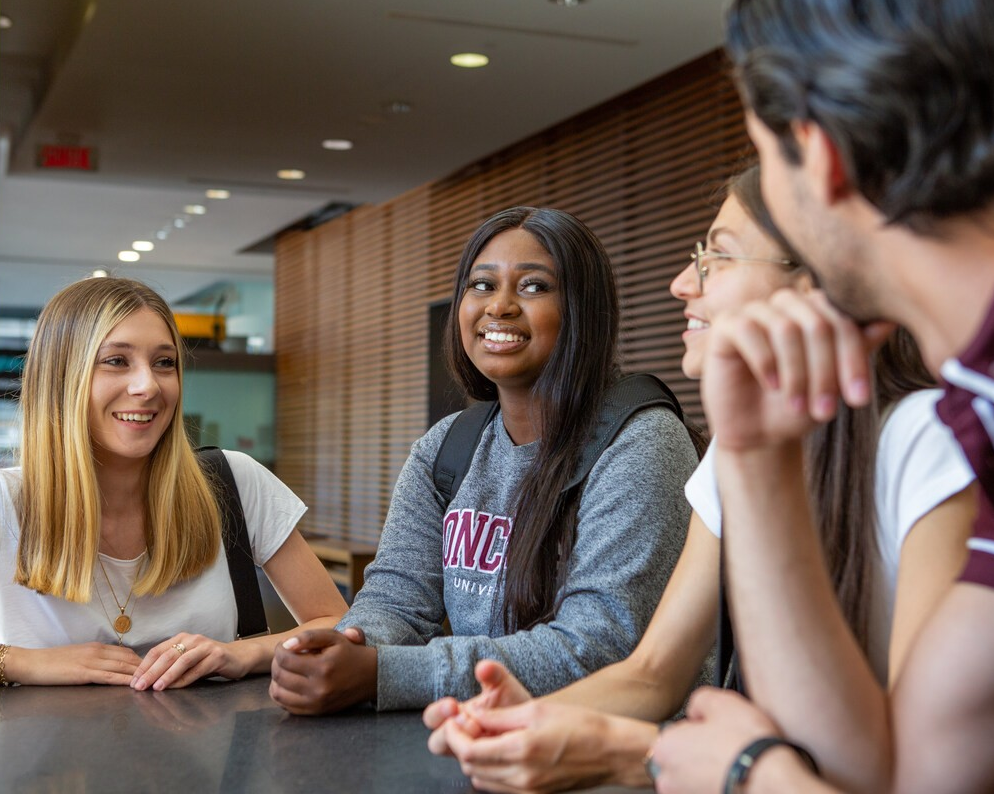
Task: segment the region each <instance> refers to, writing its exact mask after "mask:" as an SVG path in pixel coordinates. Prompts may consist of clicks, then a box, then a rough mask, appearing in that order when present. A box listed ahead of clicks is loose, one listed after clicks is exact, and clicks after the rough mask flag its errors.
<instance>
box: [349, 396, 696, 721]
mask: <svg viewBox="0 0 994 794" xmlns="http://www.w3.org/2000/svg"><path fill="white" fill-rule="evenodd" d="M453 419H454V416H450V417H446V418H445V419H443V420H442V421H441V422H439V423H438V424H436V425H435V426H434V427H432V428H431V429H430V430H429V431H428V432H427V433H426V434H425V435H424V436H423V437H421V438H420V439H418V440H417V441H416V442H415V443H414V446H413V448H412V450H411V456H410V457H409V458H408V459H407V462H406V463H405V464H404V468H403V469H402V470H401V473H400V476H399V477H398V479H397V485H396V488H395V489H394V494H393V499H392V500H391V502H390V510H389V512H388V513H387V519H386V524H385V525H384V528H383V534H382V536H381V538H380V544H379V548H378V550H377V554H376V559H375V560H374V561H373V562H372V563H371V564H370V566H369V567H368V568H367V569H366V583H365V585H364V586H363V588H362V590H361V591H360V592H359V594H358V595H357V596H356V599H355V603H354V604H353V606H352V608H351V609H350V610H349V611H348V613H347V614H346V616H345V618H343V620H342V621H341V622H340V623H339V625H338V627H339V629H344V628H346V627H348V626H359V627H361V628H362V629H363V630H364V631H365V633H366V641H367V643H368V644H369V645H372V646H375V647H376V648H377V677H378V682H377V708H379V709H381V710H386V709H405V708H421V707H423V706H425V705H427V704H428V703H430V702H432V701H433V700H436V699H438V698H440V697H443V696H445V695H453V696H455V697H457V698H459V699H465V698H467V697H471V696H472V695H473V694H475V693H476V692H477V691H478V685H477V684H476V681H475V679H474V677H473V668H474V665H475V663H476V662H477V661H479V660H480V659H497V660H498V661H500V662H501V663H503V664H504V665H506V666H507V667H508V669H510V670H511V671H512V672H513V673H514V675H516V676H517V677H518V679H519V680H520V681H521V682H522V683H523V684H524V685H525V686H526V687H527V688H528V690H529V691H530V692H531V693H532V694H534V695H542V694H545V693H547V692H551V691H553V690H556V689H559V688H561V687H563V686H566V685H567V684H569V683H571V682H572V681H575V680H577V679H578V678H582V677H583V676H585V675H589V674H590V673H592V672H593V671H595V670H597V669H599V668H601V667H603V666H605V665H607V664H611V663H612V662H616V661H618V660H620V659H623V658H625V657H626V656H627V655H628V654H629V653H630V652H631V651H632V650H633V649H634V647H635V645H636V644H637V643H638V641H639V639H640V638H641V636H642V634H643V632H644V631H645V628H646V626H647V625H648V622H649V619H650V617H651V616H652V613H653V611H654V609H655V607H656V604H657V603H658V601H659V598H660V595H661V594H662V591H663V588H664V587H665V585H666V582H667V581H668V579H669V577H670V574H671V573H672V571H673V567H674V565H675V564H676V561H677V558H678V557H679V555H680V551H681V549H682V548H683V542H684V539H685V537H686V532H687V524H688V522H689V520H690V507H689V505H688V504H687V501H686V499H685V498H684V495H683V486H684V483H685V482H686V481H687V479H688V478H689V477H690V475H691V473H692V472H693V470H694V467H695V466H696V465H697V457H696V455H695V454H694V449H693V446H692V444H691V442H690V439H689V437H688V435H687V431H686V429H685V428H684V427H683V425H682V423H681V422H680V420H679V419H677V418H676V416H674V415H673V413H672V412H671V411H668V410H666V409H664V408H658V407H657V408H647V409H645V410H642V411H640V412H639V413H637V414H635V415H634V416H633V417H632V418H631V419H629V420H628V422H627V423H626V424H625V426H624V427H623V428H622V430H621V432H620V433H619V434H618V436H617V437H616V438H615V440H614V443H613V444H611V446H610V447H608V448H607V450H605V451H604V453H603V454H602V455H601V457H600V459H599V460H598V461H597V463H596V465H595V466H594V468H593V469H592V470H591V472H590V476H589V477H588V479H587V482H586V485H585V486H584V491H583V495H582V497H581V501H580V506H579V513H578V518H579V521H578V527H577V533H576V545H575V546H574V550H573V555H572V562H571V565H570V570H569V573H568V578H567V580H566V583H565V586H564V588H563V591H562V597H561V600H560V606H559V609H558V610H557V612H556V614H555V617H554V618H553V620H552V621H551V622H549V623H545V624H541V625H538V626H536V627H534V628H532V629H529V630H527V631H518V632H515V633H514V634H510V635H504V634H503V632H502V630H501V625H500V622H499V620H498V622H497V624H496V625H492V621H491V615H492V614H494V613H493V612H492V610H493V609H494V605H493V601H494V599H495V598H500V597H501V592H500V590H499V589H498V588H497V583H498V575H499V573H500V569H501V565H502V564H503V552H504V548H505V545H506V542H507V538H508V536H509V535H510V533H511V531H512V529H513V518H512V515H511V514H512V511H513V508H514V504H515V501H516V495H517V491H518V487H519V484H520V482H521V479H522V477H523V476H524V473H525V471H526V469H527V468H528V465H529V464H530V462H531V461H532V459H533V458H534V456H535V454H536V453H537V451H538V442H535V443H533V444H526V445H523V446H515V445H514V444H513V442H512V441H511V438H510V436H508V434H507V431H506V430H505V429H504V423H503V420H502V418H501V416H500V414H498V415H497V417H496V418H495V419H494V421H493V422H492V423H491V424H490V425H489V426H488V427H487V428H486V429H485V430H484V432H483V436H482V437H481V439H480V443H479V446H478V447H477V450H476V454H475V456H474V458H473V462H472V465H471V466H470V469H469V471H468V472H467V473H466V477H465V479H464V480H463V482H462V485H461V486H460V488H459V491H458V492H457V493H456V494H455V496H454V498H453V500H452V503H451V504H450V505H449V506H448V508H444V509H443V506H442V504H441V497H439V495H438V494H437V493H436V492H435V488H434V485H433V483H432V466H433V464H434V461H435V455H436V453H437V451H438V448H439V446H440V445H441V443H442V439H443V438H444V437H445V433H446V431H447V430H448V429H449V426H450V424H451V423H452V421H453ZM496 614H498V615H499V614H501V611H500V610H499V609H498V611H497V612H496ZM446 616H447V617H448V619H449V623H450V625H451V628H452V636H442V632H443V629H442V623H443V621H444V619H445V618H446Z"/></svg>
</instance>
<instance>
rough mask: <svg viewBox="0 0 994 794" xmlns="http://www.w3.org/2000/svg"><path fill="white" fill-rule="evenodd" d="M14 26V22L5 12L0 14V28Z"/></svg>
mask: <svg viewBox="0 0 994 794" xmlns="http://www.w3.org/2000/svg"><path fill="white" fill-rule="evenodd" d="M12 27H14V22H13V20H11V18H10V17H9V16H7V15H6V14H0V30H8V29H10V28H12Z"/></svg>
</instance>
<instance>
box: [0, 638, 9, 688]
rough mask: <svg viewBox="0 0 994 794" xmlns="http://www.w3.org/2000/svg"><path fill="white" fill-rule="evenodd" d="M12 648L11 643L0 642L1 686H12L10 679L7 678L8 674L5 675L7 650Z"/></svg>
mask: <svg viewBox="0 0 994 794" xmlns="http://www.w3.org/2000/svg"><path fill="white" fill-rule="evenodd" d="M9 648H10V646H9V645H3V644H0V686H10V681H8V680H7V676H5V675H4V669H3V668H4V664H5V663H6V661H7V651H8V649H9Z"/></svg>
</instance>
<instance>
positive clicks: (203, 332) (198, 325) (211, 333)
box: [173, 313, 226, 342]
mask: <svg viewBox="0 0 994 794" xmlns="http://www.w3.org/2000/svg"><path fill="white" fill-rule="evenodd" d="M173 317H174V318H175V319H176V326H177V327H178V328H179V334H180V336H182V337H183V338H184V339H212V340H214V341H215V342H222V341H224V338H225V335H226V327H225V317H224V315H223V314H179V313H174V314H173Z"/></svg>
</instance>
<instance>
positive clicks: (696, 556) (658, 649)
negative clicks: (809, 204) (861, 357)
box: [425, 167, 973, 792]
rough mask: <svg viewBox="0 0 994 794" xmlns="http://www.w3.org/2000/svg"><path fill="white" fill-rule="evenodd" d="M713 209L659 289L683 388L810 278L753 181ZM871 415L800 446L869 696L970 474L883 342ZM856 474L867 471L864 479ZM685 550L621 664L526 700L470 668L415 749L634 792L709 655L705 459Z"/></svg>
mask: <svg viewBox="0 0 994 794" xmlns="http://www.w3.org/2000/svg"><path fill="white" fill-rule="evenodd" d="M726 195H727V197H726V198H725V201H724V203H723V204H722V206H721V209H720V211H719V213H718V215H717V217H716V218H715V220H714V223H713V224H712V225H711V228H710V230H709V231H708V234H707V238H706V242H705V243H698V244H697V246H696V247H695V250H694V252H693V253H692V256H691V259H692V261H691V263H690V264H689V265H688V266H687V268H686V269H685V270H684V271H683V272H681V273H680V274H679V275H678V276H677V277H676V278H675V279H674V281H673V283H672V284H671V286H670V290H671V292H672V293H673V295H674V296H675V297H676V298H678V299H679V300H681V301H683V302H684V303H685V304H686V309H685V311H684V315H685V316H686V318H687V328H686V330H685V331H684V333H683V341H684V344H685V346H686V352H685V354H684V357H683V362H682V367H683V371H684V373H685V374H686V375H687V376H688V377H692V378H699V377H700V376H701V366H702V362H703V358H704V346H705V345H706V343H707V337H708V329H709V328H710V326H711V323H712V322H713V321H714V320H715V319H716V318H717V317H718V316H719V315H720V314H722V312H725V311H728V310H729V309H733V308H738V307H740V306H742V305H743V304H744V303H746V302H748V301H751V300H756V299H761V298H765V297H768V296H769V295H770V294H772V293H773V292H774V291H776V290H778V289H781V288H785V287H791V288H795V289H801V290H804V289H809V288H811V286H812V276H811V275H810V273H809V271H808V270H807V268H806V267H804V265H803V264H802V263H801V260H800V258H799V257H798V255H797V254H796V252H794V251H793V250H791V248H790V246H789V245H788V243H787V242H786V240H784V239H783V237H782V236H781V234H780V233H779V231H778V230H777V229H776V227H775V226H774V225H773V222H772V220H771V219H770V216H769V213H768V212H767V210H766V207H765V205H764V204H763V201H762V197H761V194H760V190H759V172H758V168H757V167H753V168H750V169H748V170H746V171H745V172H743V173H742V174H740V175H739V176H737V177H735V178H733V179H732V180H730V182H729V183H728V185H727V194H726ZM875 378H876V382H875V391H876V396H877V399H876V402H875V404H874V405H873V406H871V407H869V408H865V409H861V410H856V411H854V410H851V409H849V408H846V407H844V406H843V407H841V408H840V410H839V412H838V414H837V415H836V418H835V420H833V421H832V422H830V423H829V424H827V425H824V426H823V427H821V428H819V430H818V431H817V432H816V433H815V434H814V435H813V436H812V437H811V438H810V439H809V444H808V449H807V462H806V466H807V469H808V471H807V475H808V483H809V495H810V498H811V500H812V504H813V506H814V508H815V509H814V510H813V513H814V514H815V515H817V516H818V520H819V527H818V528H819V531H820V533H821V535H822V539H823V547H824V550H825V560H826V564H827V566H828V568H829V570H830V572H831V575H832V578H833V581H834V582H835V584H836V591H837V594H838V597H839V600H840V603H841V604H842V607H843V610H844V612H845V614H846V616H847V619H848V621H849V623H850V626H851V628H852V630H853V633H854V634H855V636H856V637H857V639H858V640H859V641H860V643H861V645H862V647H863V649H864V651H865V653H866V655H867V658H868V660H869V662H870V664H871V665H872V667H873V668H874V670H875V672H876V674H877V676H878V677H879V678H880V680H881V681H893V680H894V679H895V678H896V672H897V671H898V670H899V669H900V664H901V661H902V660H903V658H904V655H905V652H906V650H907V648H908V646H909V644H910V642H911V640H912V639H913V638H914V635H915V633H916V632H917V629H918V627H919V625H920V624H921V622H922V621H923V619H924V618H925V617H926V616H927V614H928V612H929V610H930V608H931V606H932V604H934V603H935V602H936V600H937V599H938V598H939V597H940V596H941V595H942V593H943V592H944V591H945V590H946V588H948V586H949V585H950V584H951V583H952V581H953V579H954V578H955V576H956V574H957V573H958V571H959V568H960V567H961V565H962V562H963V559H964V556H963V549H964V543H965V539H966V538H967V537H968V535H969V528H970V524H971V521H972V516H973V499H972V495H971V493H970V490H971V489H972V486H971V483H972V481H973V474H972V471H971V470H970V469H969V467H968V465H967V464H966V461H965V460H964V459H963V458H962V455H961V454H960V452H959V450H958V448H957V446H956V443H955V441H954V440H953V439H952V436H951V435H950V434H949V433H948V431H947V430H946V429H945V427H944V426H943V425H941V424H940V423H939V421H938V419H937V418H936V417H935V416H934V412H933V410H932V408H933V405H934V403H935V400H936V399H937V397H938V391H937V390H934V389H928V388H927V387H928V386H929V385H930V380H929V376H928V374H927V372H926V371H925V369H924V366H923V365H922V363H921V360H920V358H919V356H918V351H917V349H916V348H915V346H914V343H913V342H912V341H911V340H910V337H908V336H907V335H906V334H905V333H903V332H899V333H898V334H895V336H894V337H893V338H892V339H891V340H890V341H889V342H888V343H887V344H886V345H885V346H884V348H882V349H881V351H880V352H879V353H878V355H877V361H876V372H875ZM871 460H875V461H876V465H875V466H871V465H867V464H868V463H869V462H870V461H871ZM686 493H687V498H688V500H689V501H690V503H691V506H692V507H693V508H694V512H693V514H692V517H691V521H690V527H689V531H688V536H687V541H686V544H685V546H684V549H683V553H682V555H681V557H680V561H679V563H678V564H677V567H676V569H675V571H674V573H673V576H672V578H671V580H670V583H669V585H668V586H667V588H666V591H665V593H664V594H663V597H662V600H661V601H660V603H659V606H658V607H657V609H656V613H655V615H654V616H653V619H652V622H651V624H650V625H649V628H648V630H647V632H646V634H645V636H644V638H643V639H642V642H641V643H640V644H639V645H638V647H637V648H636V650H635V651H634V653H633V654H632V655H631V656H630V657H629V658H627V659H626V660H624V661H622V662H619V663H616V664H614V665H611V666H609V667H606V668H604V669H603V670H601V671H599V672H597V673H595V674H594V675H591V676H589V677H588V678H585V679H583V680H581V681H578V682H576V683H574V684H572V685H571V686H569V687H567V688H565V689H562V690H560V691H558V692H555V693H553V694H552V695H548V696H546V697H545V698H542V699H540V700H532V699H531V698H530V696H529V694H528V692H527V691H525V689H524V688H523V687H522V686H521V685H520V684H519V683H518V682H517V681H516V680H515V679H514V678H513V677H511V676H510V675H509V674H507V672H506V671H505V670H504V669H503V668H502V667H501V666H500V665H499V664H497V663H496V662H481V663H480V664H478V665H477V669H476V674H477V678H478V679H479V680H480V683H481V684H482V686H483V694H481V695H479V696H478V697H477V698H475V699H474V700H472V701H469V702H468V703H465V704H462V706H460V704H458V703H456V702H455V701H454V700H452V699H451V698H450V699H444V700H440V701H438V702H437V703H435V704H433V705H432V706H429V707H428V709H427V710H426V711H425V722H426V724H427V725H428V726H429V727H430V728H433V729H435V732H434V733H433V734H432V736H431V738H430V740H429V747H430V748H431V750H432V751H433V752H436V753H451V754H454V755H455V756H456V757H457V758H458V759H459V760H460V762H461V764H462V767H463V770H464V771H465V772H466V773H467V774H468V775H470V776H471V777H472V779H473V783H474V785H476V786H478V787H481V788H484V789H487V790H493V791H515V792H517V791H530V792H535V791H540V792H541V791H556V790H561V789H564V788H571V787H577V786H593V785H602V784H620V785H635V786H644V785H646V784H647V783H648V782H649V781H648V779H647V776H646V770H645V768H644V767H643V759H644V757H645V754H646V751H647V750H648V748H649V746H650V744H651V743H652V741H653V738H654V737H655V734H656V730H657V726H656V725H655V724H654V723H655V721H658V720H661V719H665V718H667V717H669V716H671V715H672V714H674V713H675V712H676V711H677V710H678V709H679V708H680V705H681V704H682V703H683V701H684V699H685V697H686V695H687V693H688V691H689V690H690V688H691V687H692V686H693V684H694V680H695V677H696V676H697V674H698V671H699V670H700V668H701V665H702V663H703V662H704V660H705V658H706V656H707V654H708V650H709V648H710V647H711V646H712V644H713V643H714V640H715V632H716V625H717V620H716V616H717V612H718V571H719V542H718V534H719V533H720V528H721V505H720V501H719V498H718V491H717V485H716V478H715V472H714V466H713V457H712V455H710V454H708V455H706V456H705V457H704V459H703V461H702V462H701V466H700V467H699V468H698V470H697V471H696V472H695V474H694V475H693V477H692V478H691V479H690V481H689V482H688V483H687V488H686Z"/></svg>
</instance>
